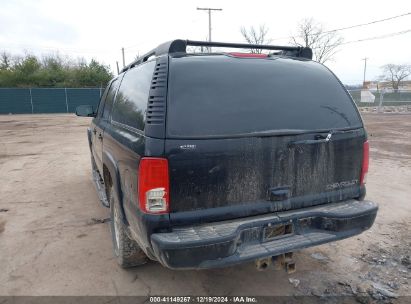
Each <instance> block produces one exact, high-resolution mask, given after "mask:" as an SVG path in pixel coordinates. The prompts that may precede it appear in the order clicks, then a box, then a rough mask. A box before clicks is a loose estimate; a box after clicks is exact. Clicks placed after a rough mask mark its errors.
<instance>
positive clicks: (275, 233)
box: [263, 222, 294, 242]
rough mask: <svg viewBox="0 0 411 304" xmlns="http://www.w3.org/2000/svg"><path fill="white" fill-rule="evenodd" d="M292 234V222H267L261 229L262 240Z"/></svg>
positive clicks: (266, 240) (270, 239) (265, 240)
mask: <svg viewBox="0 0 411 304" xmlns="http://www.w3.org/2000/svg"><path fill="white" fill-rule="evenodd" d="M293 234H294V227H293V224H292V222H288V223H282V224H268V225H267V226H266V227H264V229H263V242H268V241H272V240H275V239H280V238H283V237H287V236H291V235H293Z"/></svg>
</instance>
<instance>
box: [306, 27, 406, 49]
mask: <svg viewBox="0 0 411 304" xmlns="http://www.w3.org/2000/svg"><path fill="white" fill-rule="evenodd" d="M409 32H411V29H409V30H404V31H400V32H395V33H390V34H385V35H380V36H374V37H368V38H363V39H358V40H352V41H347V42H343V43H339V44H333V45H330V46H329V47H333V46H340V45H344V44H350V43H356V42H363V41H369V40H377V39H385V38H391V37H394V36H399V35H404V34H407V33H409ZM319 48H321V47H313V49H319Z"/></svg>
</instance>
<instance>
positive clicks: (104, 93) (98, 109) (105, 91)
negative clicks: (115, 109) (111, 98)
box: [97, 82, 111, 117]
mask: <svg viewBox="0 0 411 304" xmlns="http://www.w3.org/2000/svg"><path fill="white" fill-rule="evenodd" d="M110 85H111V82H109V83H108V85H107V87H106V89H105V90H104V92H103V95H101V98H100V102H99V103H98V108H97V117H101V114H102V113H103V108H104V102H105V101H106V97H107V92H108V90H109V89H110Z"/></svg>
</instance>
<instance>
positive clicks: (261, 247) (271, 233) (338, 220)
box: [151, 200, 378, 269]
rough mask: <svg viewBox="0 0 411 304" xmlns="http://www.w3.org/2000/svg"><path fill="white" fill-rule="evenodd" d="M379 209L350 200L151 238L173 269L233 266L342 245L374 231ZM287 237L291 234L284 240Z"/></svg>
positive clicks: (366, 203) (204, 225)
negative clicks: (346, 241)
mask: <svg viewBox="0 0 411 304" xmlns="http://www.w3.org/2000/svg"><path fill="white" fill-rule="evenodd" d="M377 210H378V205H377V204H375V203H373V202H370V201H357V200H348V201H344V202H339V203H333V204H327V205H322V206H316V207H310V208H304V209H298V210H292V211H286V212H278V213H272V214H269V215H263V216H255V217H250V218H243V219H236V220H231V221H224V222H216V223H209V224H203V225H197V226H192V227H184V228H175V229H173V231H172V232H170V233H157V234H153V235H152V236H151V243H152V246H153V250H154V253H155V256H156V257H157V259H158V260H159V261H160V263H161V264H163V265H164V266H166V267H169V268H173V269H192V268H194V269H202V268H215V267H223V266H229V265H233V264H238V263H243V262H248V261H252V260H255V259H260V258H265V257H269V256H276V255H279V254H283V253H287V252H291V251H296V250H298V249H302V248H307V247H311V246H315V245H320V244H324V243H328V242H332V241H337V240H341V239H344V238H347V237H350V236H353V235H356V234H359V233H361V232H363V231H365V230H367V229H368V228H370V227H371V226H372V224H373V223H374V220H375V217H376V215H377ZM284 233H285V234H284Z"/></svg>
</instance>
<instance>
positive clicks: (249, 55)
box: [228, 52, 268, 58]
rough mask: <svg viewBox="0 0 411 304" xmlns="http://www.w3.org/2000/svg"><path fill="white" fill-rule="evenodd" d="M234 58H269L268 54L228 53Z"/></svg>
mask: <svg viewBox="0 0 411 304" xmlns="http://www.w3.org/2000/svg"><path fill="white" fill-rule="evenodd" d="M228 54H230V55H231V56H234V57H241V58H267V57H268V55H267V54H255V53H235V52H234V53H228Z"/></svg>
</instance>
